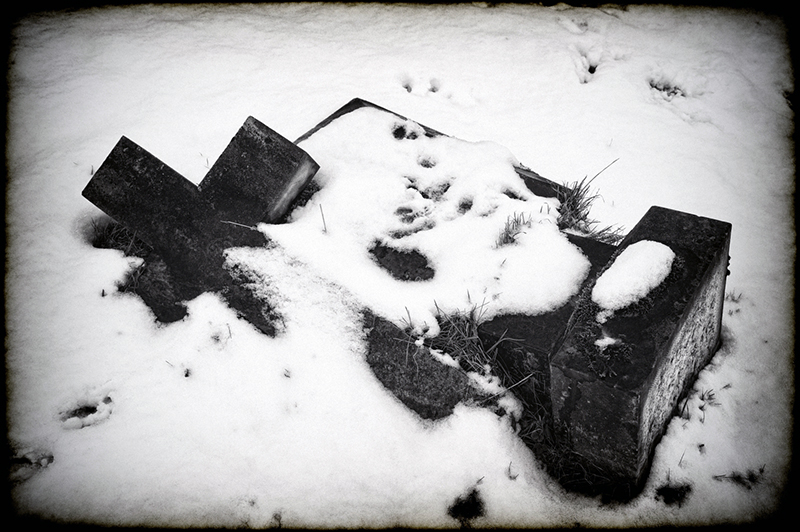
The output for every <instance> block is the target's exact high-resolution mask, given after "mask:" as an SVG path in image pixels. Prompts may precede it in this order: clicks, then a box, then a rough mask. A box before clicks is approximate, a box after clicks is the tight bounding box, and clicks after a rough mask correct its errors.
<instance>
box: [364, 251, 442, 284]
mask: <svg viewBox="0 0 800 532" xmlns="http://www.w3.org/2000/svg"><path fill="white" fill-rule="evenodd" d="M369 252H370V254H371V255H372V256H373V257H374V258H375V260H376V261H377V263H378V264H379V265H380V266H381V267H382V268H383V269H385V270H386V271H388V272H389V273H390V274H391V275H392V277H394V278H395V279H397V280H398V281H428V280H430V279H433V276H434V274H435V273H436V272H435V271H434V269H433V268H431V266H430V263H429V262H428V259H427V258H426V257H425V255H423V254H422V253H420V252H419V251H416V250H409V251H406V250H399V249H396V248H393V247H391V246H387V245H386V244H384V243H382V242H375V243H374V245H373V246H372V247H371V248H370V249H369Z"/></svg>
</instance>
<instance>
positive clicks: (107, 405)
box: [59, 395, 113, 429]
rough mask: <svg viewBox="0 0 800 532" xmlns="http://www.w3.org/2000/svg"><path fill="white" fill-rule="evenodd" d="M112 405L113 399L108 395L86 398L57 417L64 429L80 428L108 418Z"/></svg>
mask: <svg viewBox="0 0 800 532" xmlns="http://www.w3.org/2000/svg"><path fill="white" fill-rule="evenodd" d="M112 405H113V401H112V400H111V397H110V396H108V395H105V396H102V397H100V398H96V397H95V398H86V399H83V400H81V401H78V402H77V404H75V405H74V406H73V407H72V408H69V409H67V410H65V411H63V412H61V414H60V416H59V418H60V419H61V423H62V425H63V427H64V428H65V429H82V428H84V427H88V426H91V425H95V424H97V423H99V422H101V421H104V420H106V419H108V417H109V416H110V415H111V410H112Z"/></svg>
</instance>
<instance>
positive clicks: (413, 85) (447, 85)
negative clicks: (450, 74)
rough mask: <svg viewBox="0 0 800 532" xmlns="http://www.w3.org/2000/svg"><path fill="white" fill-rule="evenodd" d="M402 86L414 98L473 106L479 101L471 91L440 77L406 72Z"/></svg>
mask: <svg viewBox="0 0 800 532" xmlns="http://www.w3.org/2000/svg"><path fill="white" fill-rule="evenodd" d="M399 81H400V86H401V87H402V88H403V90H405V91H406V92H408V93H409V94H412V95H414V96H420V97H434V98H441V99H442V100H445V101H449V102H451V103H454V104H456V105H461V106H473V105H475V104H476V103H478V101H479V99H478V98H476V97H475V95H474V93H473V91H472V90H471V89H466V88H463V87H459V86H457V85H455V84H453V83H452V82H450V81H448V82H445V80H444V79H443V78H441V77H439V76H431V75H424V74H412V73H409V72H405V73H403V74H401V75H400V77H399Z"/></svg>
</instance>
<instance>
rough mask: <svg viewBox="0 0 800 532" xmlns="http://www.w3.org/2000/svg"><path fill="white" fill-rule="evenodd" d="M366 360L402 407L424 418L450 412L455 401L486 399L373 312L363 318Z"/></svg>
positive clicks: (460, 375)
mask: <svg viewBox="0 0 800 532" xmlns="http://www.w3.org/2000/svg"><path fill="white" fill-rule="evenodd" d="M364 326H365V328H366V329H367V331H368V332H367V357H366V359H367V363H368V364H369V365H370V367H371V368H372V371H373V373H375V376H376V377H377V378H378V380H379V381H380V382H381V384H383V385H384V386H385V387H386V388H387V389H388V390H389V391H391V392H392V393H393V394H394V395H395V397H397V398H398V399H399V400H400V401H401V402H402V403H403V404H404V405H405V406H407V407H408V408H410V409H411V410H413V411H414V412H416V413H417V414H418V415H419V416H420V417H422V418H424V419H440V418H443V417H446V416H449V415H450V414H452V413H453V408H455V406H456V405H457V404H458V403H461V402H470V401H476V400H479V399H481V398H485V395H483V394H481V393H480V392H478V390H477V389H476V388H474V387H473V386H472V385H471V384H470V381H469V378H468V377H467V376H466V375H465V374H464V372H463V371H461V370H460V369H458V368H455V367H452V366H446V365H444V364H442V363H441V362H439V361H437V360H435V359H434V358H433V356H432V355H431V354H430V352H429V351H428V348H427V347H425V346H417V345H415V344H414V343H413V340H412V339H411V338H409V337H407V336H406V333H405V332H404V331H403V330H402V329H400V328H399V327H397V326H396V325H394V324H393V323H391V322H389V321H387V320H384V319H383V318H380V317H378V316H375V315H373V314H372V313H369V312H367V313H366V314H365V317H364Z"/></svg>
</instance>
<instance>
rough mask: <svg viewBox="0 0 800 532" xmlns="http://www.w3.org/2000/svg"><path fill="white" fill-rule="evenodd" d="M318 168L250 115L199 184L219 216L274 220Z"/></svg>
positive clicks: (251, 222)
mask: <svg viewBox="0 0 800 532" xmlns="http://www.w3.org/2000/svg"><path fill="white" fill-rule="evenodd" d="M317 170H319V165H318V164H317V163H316V162H315V161H314V160H313V159H312V158H311V157H310V156H309V155H308V154H307V153H306V152H305V151H303V150H301V149H300V148H298V147H297V146H296V145H295V144H293V143H292V142H290V141H288V140H286V139H285V138H284V137H282V136H281V135H279V134H278V133H276V132H275V131H273V130H272V129H270V128H268V127H267V126H266V125H264V124H262V123H261V122H259V121H258V120H256V119H255V118H253V117H252V116H251V117H248V118H247V120H246V121H245V123H244V125H243V126H242V127H241V128H240V129H239V131H238V132H237V133H236V135H235V136H234V137H233V139H232V140H231V142H230V144H228V147H227V148H225V151H223V152H222V155H220V157H219V159H217V161H216V162H215V163H214V165H213V166H212V167H211V169H210V170H209V171H208V174H207V175H206V176H205V178H204V179H203V181H202V182H201V183H200V187H199V188H200V191H201V193H202V196H203V198H204V199H205V200H207V201H208V202H209V203H211V204H212V205H213V207H214V210H215V211H216V213H217V215H218V216H219V218H220V219H222V220H226V221H233V222H237V223H241V224H245V225H251V226H252V225H256V224H258V223H259V222H265V223H275V222H277V221H278V220H280V219H281V218H282V217H283V216H284V215H285V214H286V212H287V210H288V209H289V206H290V205H291V203H292V201H294V199H295V198H296V197H297V195H298V194H299V193H300V191H301V190H302V189H303V188H304V187H305V186H306V185H307V184H308V182H309V181H310V180H311V178H312V177H314V174H315V173H316V172H317Z"/></svg>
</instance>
